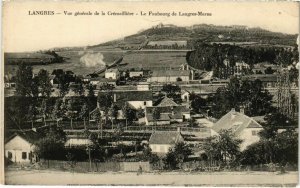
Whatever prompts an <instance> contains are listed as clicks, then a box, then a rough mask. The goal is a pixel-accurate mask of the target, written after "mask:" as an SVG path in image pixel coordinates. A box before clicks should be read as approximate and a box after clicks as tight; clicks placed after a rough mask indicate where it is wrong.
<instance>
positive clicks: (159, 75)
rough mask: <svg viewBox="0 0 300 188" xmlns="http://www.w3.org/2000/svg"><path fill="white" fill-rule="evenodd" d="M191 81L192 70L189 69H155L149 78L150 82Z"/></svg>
mask: <svg viewBox="0 0 300 188" xmlns="http://www.w3.org/2000/svg"><path fill="white" fill-rule="evenodd" d="M179 81H180V82H189V81H190V71H189V70H155V71H153V73H152V76H151V77H150V79H149V82H160V83H169V82H179Z"/></svg>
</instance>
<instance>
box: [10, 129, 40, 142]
mask: <svg viewBox="0 0 300 188" xmlns="http://www.w3.org/2000/svg"><path fill="white" fill-rule="evenodd" d="M16 136H20V137H22V138H23V139H25V140H26V141H28V142H29V143H31V144H35V142H36V141H37V140H38V139H40V138H41V136H40V135H39V134H38V133H36V132H34V131H32V130H30V131H26V132H25V131H24V132H15V133H13V134H12V135H10V136H9V137H8V138H7V139H6V140H5V143H7V142H9V141H10V140H12V139H13V138H15V137H16Z"/></svg>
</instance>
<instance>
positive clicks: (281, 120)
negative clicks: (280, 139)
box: [259, 112, 298, 139]
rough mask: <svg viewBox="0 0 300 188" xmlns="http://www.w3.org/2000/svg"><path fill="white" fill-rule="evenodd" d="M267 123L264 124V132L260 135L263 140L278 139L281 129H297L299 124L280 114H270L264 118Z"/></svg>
mask: <svg viewBox="0 0 300 188" xmlns="http://www.w3.org/2000/svg"><path fill="white" fill-rule="evenodd" d="M264 120H265V122H262V123H261V125H262V126H263V128H264V129H263V130H262V131H261V132H260V133H259V135H260V136H261V137H262V138H263V139H273V138H275V137H276V135H277V132H278V129H279V128H290V127H296V126H297V124H298V123H297V122H296V121H295V120H293V119H291V118H289V117H287V116H286V115H284V114H281V113H279V112H274V113H269V114H267V115H266V116H265V117H264Z"/></svg>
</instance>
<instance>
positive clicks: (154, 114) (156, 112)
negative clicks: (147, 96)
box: [152, 108, 161, 125]
mask: <svg viewBox="0 0 300 188" xmlns="http://www.w3.org/2000/svg"><path fill="white" fill-rule="evenodd" d="M160 115H161V114H160V110H159V108H154V109H153V111H152V118H153V120H154V124H155V125H157V120H159V119H160Z"/></svg>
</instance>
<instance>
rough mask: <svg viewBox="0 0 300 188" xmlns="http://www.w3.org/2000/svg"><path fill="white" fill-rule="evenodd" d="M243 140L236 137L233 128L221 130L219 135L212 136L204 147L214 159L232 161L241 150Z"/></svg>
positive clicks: (224, 161)
mask: <svg viewBox="0 0 300 188" xmlns="http://www.w3.org/2000/svg"><path fill="white" fill-rule="evenodd" d="M241 143H242V140H240V139H238V138H236V136H235V135H234V133H232V131H231V130H221V131H220V132H219V136H214V137H210V138H209V139H207V140H206V141H205V142H204V144H203V149H204V151H205V153H206V154H207V155H208V157H209V158H210V159H212V160H217V161H221V162H223V163H227V162H232V161H234V160H235V158H236V156H237V155H238V154H239V152H240V144H241Z"/></svg>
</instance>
